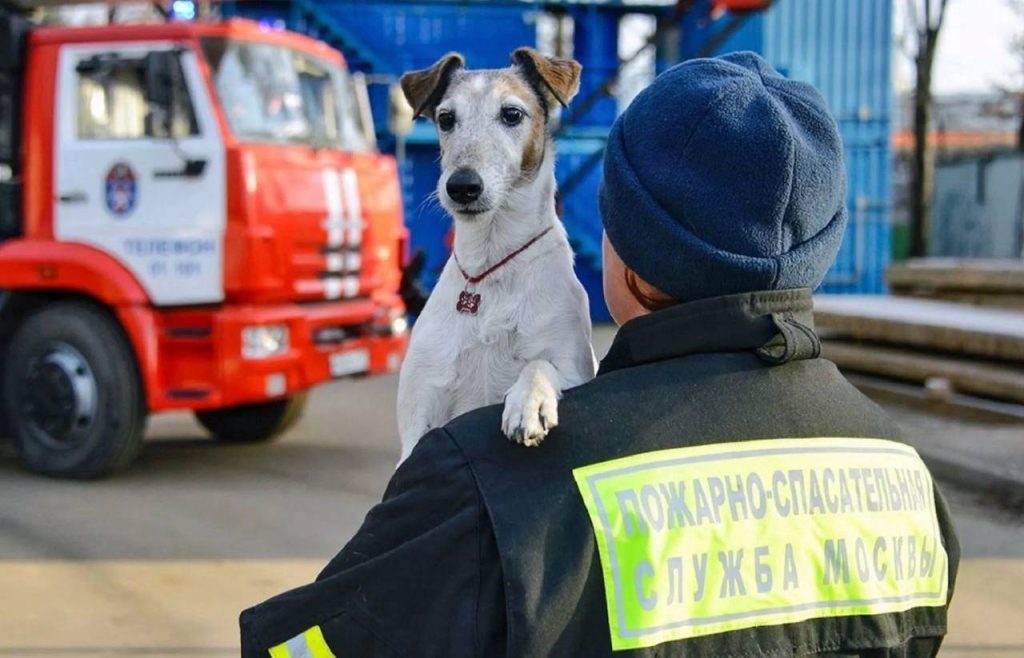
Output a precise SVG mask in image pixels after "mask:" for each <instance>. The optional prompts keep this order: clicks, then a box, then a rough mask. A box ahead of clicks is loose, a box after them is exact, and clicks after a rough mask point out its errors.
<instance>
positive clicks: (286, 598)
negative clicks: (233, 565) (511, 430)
mask: <svg viewBox="0 0 1024 658" xmlns="http://www.w3.org/2000/svg"><path fill="white" fill-rule="evenodd" d="M493 546H494V539H493V531H492V529H491V526H490V522H489V520H488V517H487V515H486V512H485V511H484V507H483V504H482V502H481V500H480V496H479V493H478V490H477V486H476V482H475V480H474V478H473V475H472V472H471V470H470V468H469V464H468V463H467V462H466V460H465V458H464V457H463V455H462V453H461V451H460V450H459V448H458V446H457V445H456V444H455V442H454V441H453V440H452V438H451V436H450V435H449V434H448V433H447V432H446V431H445V430H443V429H439V430H434V431H432V432H431V433H429V434H427V435H426V436H425V437H424V438H423V439H422V440H421V441H420V443H419V445H417V447H416V449H415V450H414V451H413V453H412V455H410V456H409V458H408V459H407V460H406V461H405V462H404V463H403V464H402V465H401V467H400V468H399V469H398V470H397V471H396V472H395V475H394V476H393V477H392V479H391V482H390V483H389V485H388V488H387V491H386V492H385V494H384V499H383V501H382V502H381V503H380V504H378V505H377V506H376V507H374V508H373V509H372V510H370V512H369V514H367V516H366V519H365V520H364V522H363V525H362V527H361V528H360V529H359V531H358V533H356V535H355V536H354V537H353V538H352V540H351V541H350V542H349V543H348V545H346V546H345V548H343V549H342V550H341V552H340V553H338V555H337V556H335V557H334V559H332V560H331V561H330V563H329V564H328V565H327V566H326V567H325V568H324V570H323V571H322V572H321V573H320V575H319V576H318V577H317V579H316V581H315V582H313V583H311V584H309V585H306V586H303V587H299V588H298V589H295V590H292V591H289V592H285V593H284V594H280V595H278V596H276V597H274V598H272V599H269V600H268V601H266V602H264V603H261V604H259V605H257V606H255V607H253V608H249V609H248V610H245V611H244V612H243V613H242V615H241V620H240V623H241V633H242V656H243V658H250V657H252V658H255V657H256V656H259V657H260V658H267V657H268V656H269V655H271V654H270V653H269V651H270V649H271V648H273V647H275V646H278V645H280V644H282V643H286V646H288V647H289V648H291V647H293V646H294V647H295V648H296V651H293V652H291V653H282V652H281V651H282V650H280V649H278V650H275V651H277V652H278V653H274V654H273V656H274V658H277V657H278V656H297V655H303V656H304V655H306V654H304V653H299V652H298V648H299V647H302V646H303V643H304V642H310V643H321V642H322V643H326V645H327V647H329V648H330V650H331V652H332V653H333V654H334V655H336V656H408V655H418V656H431V655H437V656H471V655H474V654H476V653H477V645H478V644H479V642H480V640H479V635H480V633H481V629H480V628H478V627H479V626H480V625H481V624H478V617H481V613H480V610H481V609H483V610H493V609H494V608H496V607H500V608H501V613H502V614H503V612H504V606H503V605H502V606H497V605H495V603H496V602H494V601H493V600H492V601H486V602H484V603H485V605H483V606H481V605H480V601H479V598H480V596H481V592H485V593H487V592H490V593H491V594H493V593H494V591H493V588H490V589H488V588H486V587H483V584H484V583H485V582H493V581H494V580H495V579H494V577H493V573H492V572H494V571H499V572H500V566H499V565H498V560H497V556H496V549H493ZM487 547H490V548H491V549H492V550H482V548H483V549H486V548H487ZM481 556H483V558H482V557H481ZM483 562H486V563H483ZM482 570H483V572H484V573H483V574H482V573H481V572H482ZM497 582H498V583H500V582H501V579H500V576H499V577H498V578H497ZM489 598H493V596H492V597H489ZM502 619H503V617H502ZM483 625H484V626H487V625H488V623H484V624H483ZM317 628H318V630H317ZM483 632H488V631H486V630H485V631H483ZM308 651H309V653H310V655H314V656H317V655H321V654H318V653H315V652H314V651H313V650H312V647H311V648H310V649H308ZM323 655H328V654H323Z"/></svg>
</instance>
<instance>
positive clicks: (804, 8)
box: [681, 0, 892, 293]
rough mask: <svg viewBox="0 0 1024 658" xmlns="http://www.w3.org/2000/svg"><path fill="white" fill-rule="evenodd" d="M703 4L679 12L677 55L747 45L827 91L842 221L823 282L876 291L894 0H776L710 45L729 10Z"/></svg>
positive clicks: (829, 287) (885, 250) (833, 288)
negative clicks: (838, 141)
mask: <svg viewBox="0 0 1024 658" xmlns="http://www.w3.org/2000/svg"><path fill="white" fill-rule="evenodd" d="M707 10H708V2H707V0H704V1H703V2H701V3H698V6H697V7H696V8H695V9H694V11H691V12H690V13H689V14H688V15H687V16H686V17H685V18H684V22H683V28H682V42H681V52H682V53H683V55H684V57H695V56H698V55H708V54H713V55H718V54H723V53H726V52H733V51H737V50H753V51H755V52H758V53H760V54H761V55H763V56H764V57H765V59H767V60H768V61H769V62H770V63H771V64H772V65H773V66H774V67H775V68H776V69H778V70H779V71H780V72H781V73H783V74H784V75H786V76H788V77H790V78H793V79H796V80H803V81H805V82H809V83H811V84H813V85H814V86H815V87H817V88H818V89H819V90H821V92H822V94H823V95H824V96H825V100H826V102H827V103H828V106H829V109H830V110H831V112H832V114H833V116H834V117H835V118H836V121H837V122H838V124H839V130H840V133H841V134H842V137H843V144H844V146H845V155H846V170H847V175H848V180H849V192H848V195H847V206H848V209H849V213H850V225H849V228H848V229H847V232H846V237H845V239H844V240H843V245H842V248H841V249H840V252H839V257H838V258H837V260H836V264H835V266H834V267H833V268H832V270H831V271H830V272H829V274H828V276H827V277H826V279H825V285H824V286H823V291H824V292H829V293H881V292H884V290H885V281H884V276H883V275H884V272H885V268H886V267H888V265H889V255H890V250H891V249H890V241H891V231H890V219H889V214H890V175H891V167H892V164H891V162H892V154H891V151H890V143H889V131H890V117H891V114H892V80H891V51H892V0H777V2H775V3H774V4H773V5H772V7H771V9H769V10H768V11H765V12H763V13H760V14H752V15H750V16H747V17H746V18H745V19H741V20H742V22H741V23H740V27H739V28H738V29H736V30H735V32H733V33H732V34H731V36H729V37H728V38H726V39H725V40H724V41H723V42H722V43H721V44H720V45H718V46H717V47H715V48H713V49H711V51H710V53H709V52H705V50H706V48H707V46H708V44H709V43H713V42H714V41H715V39H716V35H718V34H720V32H719V31H720V30H722V29H723V28H725V27H726V26H727V25H729V23H730V20H731V19H730V17H728V16H726V17H723V18H721V19H719V20H717V21H710V20H709V19H708V18H707Z"/></svg>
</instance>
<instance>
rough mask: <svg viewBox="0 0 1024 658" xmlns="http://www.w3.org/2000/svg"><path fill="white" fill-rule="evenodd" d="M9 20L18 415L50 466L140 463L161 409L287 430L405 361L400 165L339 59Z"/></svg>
mask: <svg viewBox="0 0 1024 658" xmlns="http://www.w3.org/2000/svg"><path fill="white" fill-rule="evenodd" d="M4 20H6V25H5V26H4V28H3V29H4V30H6V31H7V32H8V33H11V34H15V33H17V34H21V35H23V38H22V40H21V45H20V47H19V46H10V47H8V48H7V49H6V50H8V51H10V52H0V57H3V58H4V59H5V61H4V62H0V98H2V99H5V100H0V291H2V292H0V373H2V375H0V403H2V404H0V423H5V424H6V426H7V429H8V433H9V434H11V435H12V436H13V438H14V443H15V447H16V449H17V451H18V454H19V455H20V457H21V459H22V461H23V462H24V463H25V464H26V465H27V466H28V467H29V468H30V469H32V470H35V471H39V472H42V473H46V474H50V475H57V476H72V477H95V476H99V475H103V474H106V473H109V472H111V471H112V470H115V469H117V468H120V467H123V466H125V465H126V464H127V463H129V462H130V461H131V459H132V458H133V457H134V455H135V454H136V453H137V452H138V449H139V446H140V443H141V435H142V428H143V426H144V421H145V418H146V416H147V415H148V414H149V413H153V412H160V411H168V410H190V411H193V412H195V414H196V416H197V418H198V419H199V421H200V423H201V424H203V425H204V426H205V427H206V428H207V429H209V430H210V431H211V433H212V434H213V435H214V436H215V437H217V438H219V439H222V440H226V441H262V440H266V439H270V438H273V437H274V436H277V435H279V434H280V433H281V432H282V431H283V430H284V429H286V428H287V427H288V426H289V425H290V424H291V423H292V422H293V421H294V420H295V419H296V418H297V416H298V412H299V411H300V410H301V406H302V404H303V401H304V392H305V391H307V390H308V389H309V388H310V387H312V386H314V385H316V384H319V383H321V382H325V381H328V380H330V379H332V378H338V377H346V376H352V375H368V374H370V375H372V374H378V373H385V372H392V371H394V370H396V369H397V368H398V366H399V364H400V361H401V358H402V355H403V353H404V348H405V343H406V325H405V319H404V309H403V306H402V302H401V299H400V296H399V294H398V289H399V284H400V279H401V267H402V264H403V259H404V258H405V250H406V247H405V243H406V240H407V233H406V231H405V229H404V227H403V224H402V214H401V192H400V188H399V181H398V175H397V170H396V166H395V162H394V160H393V159H392V158H391V157H390V156H386V155H382V154H380V153H379V152H378V151H377V149H376V145H375V142H374V136H373V129H372V123H371V122H370V119H369V107H368V101H367V97H366V93H365V86H364V85H362V84H361V83H360V81H359V80H358V79H357V78H356V77H355V76H353V75H352V74H350V73H349V72H348V70H347V69H346V67H345V63H344V61H343V59H342V57H341V55H340V54H339V53H337V52H336V51H334V50H331V49H330V48H328V47H327V46H325V45H324V44H322V43H319V42H317V41H314V40H312V39H308V38H306V37H303V36H300V35H297V34H293V33H289V32H285V31H280V30H272V29H266V28H264V27H262V26H261V25H259V24H257V23H253V22H250V21H244V20H230V21H226V22H221V23H165V24H151V25H150V24H147V25H116V26H104V27H96V28H34V27H32V26H28V25H26V24H25V23H24V21H23V20H22V19H21V18H19V17H17V16H14V15H10V14H9V15H7V16H6V18H5V17H4V16H3V10H0V21H4ZM12 25H14V26H15V27H11V26H12ZM5 76H6V77H5ZM12 99H13V100H12ZM4 102H7V106H8V109H7V111H5V110H4V109H3V107H4V105H3V103H4ZM4 117H7V118H6V119H5V118H4ZM5 122H6V123H5ZM5 140H6V141H5ZM16 142H17V143H16ZM5 144H8V148H7V151H5V150H4V145H5Z"/></svg>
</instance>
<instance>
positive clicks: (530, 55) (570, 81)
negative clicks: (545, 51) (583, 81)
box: [512, 48, 583, 107]
mask: <svg viewBox="0 0 1024 658" xmlns="http://www.w3.org/2000/svg"><path fill="white" fill-rule="evenodd" d="M512 63H513V64H515V65H516V67H517V68H519V70H520V71H521V72H522V74H523V77H524V78H525V79H526V81H527V82H528V83H530V85H531V86H532V87H533V88H534V90H535V91H536V92H537V93H538V94H540V96H541V97H542V98H543V99H544V101H545V102H546V103H548V104H549V106H553V105H554V103H558V104H559V105H561V106H562V107H568V106H569V101H571V100H572V99H573V96H575V95H576V93H577V92H578V91H579V90H580V72H581V71H582V70H583V67H582V66H580V63H579V62H577V61H575V60H571V59H555V58H554V57H545V56H544V55H542V54H540V53H539V52H537V51H536V50H534V49H533V48H519V49H518V50H516V51H515V52H513V53H512Z"/></svg>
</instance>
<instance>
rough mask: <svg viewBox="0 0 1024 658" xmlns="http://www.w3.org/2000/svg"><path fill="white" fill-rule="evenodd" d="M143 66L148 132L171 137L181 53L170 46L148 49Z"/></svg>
mask: <svg viewBox="0 0 1024 658" xmlns="http://www.w3.org/2000/svg"><path fill="white" fill-rule="evenodd" d="M142 68H143V70H142V76H143V83H144V84H143V88H144V93H145V95H146V102H147V103H148V104H149V109H150V113H149V115H147V117H146V133H147V134H148V135H153V136H164V137H172V136H173V135H172V129H173V126H174V108H175V105H176V102H175V97H174V96H175V91H176V89H177V87H178V84H177V83H178V80H177V77H178V76H177V73H178V70H179V69H178V55H177V53H175V52H174V51H171V50H158V51H153V52H150V53H147V54H146V57H145V59H144V60H143V63H142Z"/></svg>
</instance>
